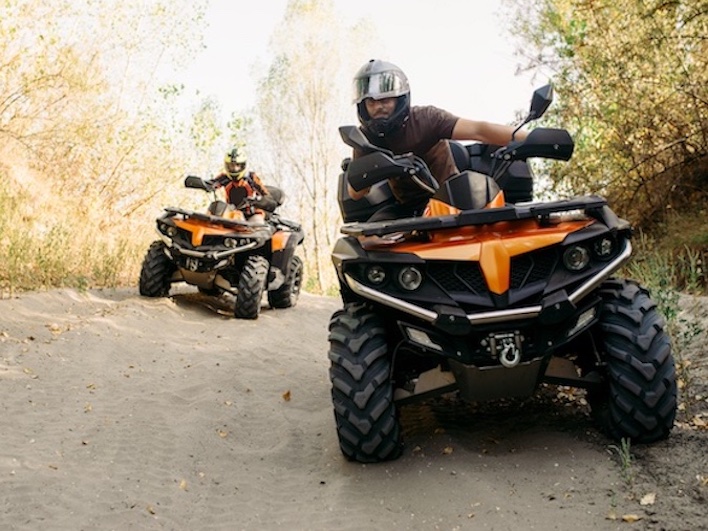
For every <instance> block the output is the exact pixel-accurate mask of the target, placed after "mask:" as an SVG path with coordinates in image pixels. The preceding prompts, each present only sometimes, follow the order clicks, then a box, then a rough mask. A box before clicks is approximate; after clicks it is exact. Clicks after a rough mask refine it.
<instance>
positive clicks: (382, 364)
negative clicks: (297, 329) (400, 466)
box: [329, 304, 403, 463]
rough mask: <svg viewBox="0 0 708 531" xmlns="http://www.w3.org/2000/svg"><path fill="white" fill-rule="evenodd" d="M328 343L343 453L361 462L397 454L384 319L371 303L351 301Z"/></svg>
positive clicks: (400, 445) (397, 429)
mask: <svg viewBox="0 0 708 531" xmlns="http://www.w3.org/2000/svg"><path fill="white" fill-rule="evenodd" d="M329 345H330V347H329V359H330V361H331V366H330V370H329V376H330V380H331V382H332V404H333V406H334V418H335V421H336V425H337V436H338V437H339V447H340V449H341V450H342V453H343V454H344V456H345V457H346V458H347V459H349V460H351V461H359V462H362V463H375V462H379V461H386V460H389V459H396V458H397V457H399V456H400V455H401V453H402V450H403V439H402V436H401V427H400V424H399V421H398V416H397V413H396V406H395V404H394V402H393V384H392V381H391V357H390V356H389V352H388V344H387V341H386V329H385V327H384V323H383V322H382V320H381V319H380V317H379V316H377V315H376V314H375V313H373V312H372V311H371V309H370V308H369V307H368V306H365V305H362V304H348V305H346V306H345V307H344V309H343V310H339V311H337V312H335V313H334V315H332V319H331V320H330V323H329Z"/></svg>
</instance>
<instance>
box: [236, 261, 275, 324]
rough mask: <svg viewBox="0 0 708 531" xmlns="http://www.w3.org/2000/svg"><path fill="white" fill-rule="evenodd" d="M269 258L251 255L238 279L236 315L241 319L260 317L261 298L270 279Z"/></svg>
mask: <svg viewBox="0 0 708 531" xmlns="http://www.w3.org/2000/svg"><path fill="white" fill-rule="evenodd" d="M268 267H269V265H268V260H266V259H265V258H263V257H262V256H249V257H248V258H247V259H246V263H245V264H244V265H243V269H242V270H241V276H240V277H239V279H238V293H237V294H236V307H235V308H234V315H235V316H236V317H238V318H239V319H258V314H260V313H261V299H262V298H263V290H264V289H265V285H266V281H267V279H268Z"/></svg>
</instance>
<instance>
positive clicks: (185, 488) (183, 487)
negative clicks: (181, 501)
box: [179, 479, 187, 490]
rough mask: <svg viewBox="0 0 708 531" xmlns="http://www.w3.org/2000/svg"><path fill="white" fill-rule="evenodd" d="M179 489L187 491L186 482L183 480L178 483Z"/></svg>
mask: <svg viewBox="0 0 708 531" xmlns="http://www.w3.org/2000/svg"><path fill="white" fill-rule="evenodd" d="M179 488H180V489H182V490H187V480H186V479H183V480H182V481H180V482H179Z"/></svg>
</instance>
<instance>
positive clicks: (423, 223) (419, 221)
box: [340, 196, 607, 237]
mask: <svg viewBox="0 0 708 531" xmlns="http://www.w3.org/2000/svg"><path fill="white" fill-rule="evenodd" d="M606 205H607V201H606V200H605V199H604V198H602V197H599V196H583V197H576V198H573V199H567V200H563V201H553V202H550V203H528V204H525V205H507V206H504V207H501V208H490V209H486V208H483V209H474V210H463V211H462V212H460V213H459V214H454V215H449V216H436V217H430V218H429V217H415V218H405V219H397V220H387V221H373V222H369V223H351V224H347V225H344V226H342V228H341V229H340V232H341V233H342V234H346V235H347V236H354V237H358V236H384V235H386V234H391V233H393V232H413V231H434V230H443V229H454V228H457V227H467V226H470V225H488V224H491V223H498V222H500V221H517V220H522V219H534V218H536V219H538V218H548V217H549V216H550V215H551V214H557V213H559V212H569V211H572V210H584V211H588V210H599V209H602V208H603V207H605V206H606Z"/></svg>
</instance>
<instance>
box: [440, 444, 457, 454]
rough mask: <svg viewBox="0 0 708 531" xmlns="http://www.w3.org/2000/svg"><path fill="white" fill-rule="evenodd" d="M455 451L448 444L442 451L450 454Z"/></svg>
mask: <svg viewBox="0 0 708 531" xmlns="http://www.w3.org/2000/svg"><path fill="white" fill-rule="evenodd" d="M453 451H454V450H453V448H452V446H446V447H445V448H443V451H442V453H443V455H450V454H451V453H452V452H453Z"/></svg>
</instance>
